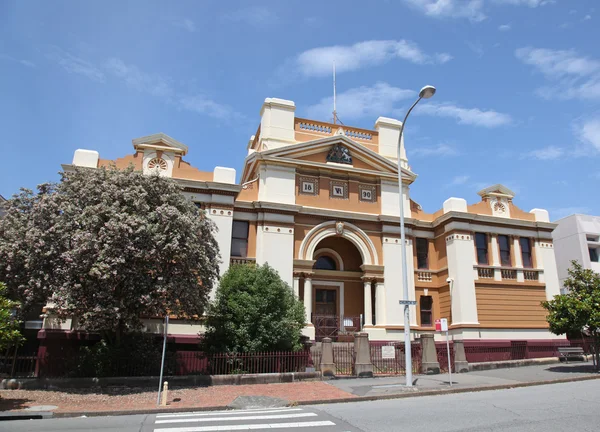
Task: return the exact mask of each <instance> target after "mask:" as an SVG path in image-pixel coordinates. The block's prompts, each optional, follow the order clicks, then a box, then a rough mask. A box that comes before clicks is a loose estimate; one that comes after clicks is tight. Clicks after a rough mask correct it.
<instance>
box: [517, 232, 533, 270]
mask: <svg viewBox="0 0 600 432" xmlns="http://www.w3.org/2000/svg"><path fill="white" fill-rule="evenodd" d="M519 244H520V245H521V258H523V267H525V268H533V257H532V256H531V241H530V240H529V239H528V238H527V237H521V238H519Z"/></svg>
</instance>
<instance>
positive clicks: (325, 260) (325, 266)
mask: <svg viewBox="0 0 600 432" xmlns="http://www.w3.org/2000/svg"><path fill="white" fill-rule="evenodd" d="M315 270H337V266H336V263H335V260H334V259H333V258H331V257H329V256H327V255H322V256H320V257H319V258H317V262H316V263H315Z"/></svg>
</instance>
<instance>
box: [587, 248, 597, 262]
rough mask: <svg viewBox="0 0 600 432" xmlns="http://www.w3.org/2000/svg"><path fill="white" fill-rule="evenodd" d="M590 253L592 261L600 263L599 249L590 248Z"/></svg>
mask: <svg viewBox="0 0 600 432" xmlns="http://www.w3.org/2000/svg"><path fill="white" fill-rule="evenodd" d="M588 250H589V251H590V261H591V262H598V248H588Z"/></svg>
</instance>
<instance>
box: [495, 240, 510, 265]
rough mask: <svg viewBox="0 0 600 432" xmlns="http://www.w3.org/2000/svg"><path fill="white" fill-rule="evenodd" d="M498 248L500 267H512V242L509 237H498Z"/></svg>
mask: <svg viewBox="0 0 600 432" xmlns="http://www.w3.org/2000/svg"><path fill="white" fill-rule="evenodd" d="M498 247H499V248H500V265H501V266H504V267H512V262H511V260H510V241H509V238H508V236H505V235H499V236H498Z"/></svg>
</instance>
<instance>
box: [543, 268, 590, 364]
mask: <svg viewBox="0 0 600 432" xmlns="http://www.w3.org/2000/svg"><path fill="white" fill-rule="evenodd" d="M571 264H572V267H571V268H570V269H569V277H568V278H567V279H566V280H565V282H564V287H565V288H566V289H567V292H566V294H561V295H557V296H555V297H554V299H553V300H550V301H546V302H542V306H543V307H544V308H545V309H546V310H548V316H547V318H546V319H547V320H548V323H549V324H550V331H551V332H552V333H554V334H557V335H561V334H566V333H576V334H582V333H587V334H588V335H590V336H591V337H592V340H593V344H594V352H595V357H596V361H595V364H596V370H598V368H599V366H600V353H599V352H598V348H599V346H600V275H599V274H598V273H596V272H594V271H592V270H589V269H584V268H583V267H582V266H581V264H579V263H578V262H577V261H572V262H571Z"/></svg>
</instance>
